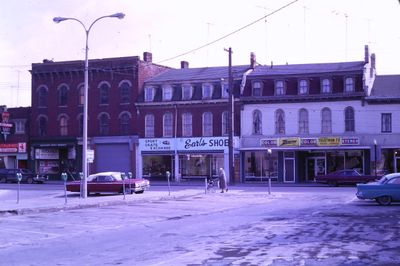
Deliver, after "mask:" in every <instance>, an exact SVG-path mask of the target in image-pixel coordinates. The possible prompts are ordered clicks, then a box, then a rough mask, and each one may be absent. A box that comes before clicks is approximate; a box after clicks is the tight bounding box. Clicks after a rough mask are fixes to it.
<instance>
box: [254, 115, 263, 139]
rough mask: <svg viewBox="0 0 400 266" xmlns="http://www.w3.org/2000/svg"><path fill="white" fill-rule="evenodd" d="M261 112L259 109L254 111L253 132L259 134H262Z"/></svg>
mask: <svg viewBox="0 0 400 266" xmlns="http://www.w3.org/2000/svg"><path fill="white" fill-rule="evenodd" d="M261 117H262V116H261V112H260V111H259V110H255V111H254V112H253V134H254V135H259V134H262V119H261Z"/></svg>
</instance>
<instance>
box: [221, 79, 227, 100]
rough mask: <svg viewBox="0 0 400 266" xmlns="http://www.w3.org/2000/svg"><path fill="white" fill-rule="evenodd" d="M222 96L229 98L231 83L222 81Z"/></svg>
mask: <svg viewBox="0 0 400 266" xmlns="http://www.w3.org/2000/svg"><path fill="white" fill-rule="evenodd" d="M221 90H222V91H221V98H225V99H226V98H229V83H227V82H222V83H221Z"/></svg>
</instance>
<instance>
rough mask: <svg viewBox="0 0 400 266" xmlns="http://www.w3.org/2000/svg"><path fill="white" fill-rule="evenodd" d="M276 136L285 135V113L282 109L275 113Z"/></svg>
mask: <svg viewBox="0 0 400 266" xmlns="http://www.w3.org/2000/svg"><path fill="white" fill-rule="evenodd" d="M275 134H285V112H284V111H283V110H282V109H278V110H276V112H275Z"/></svg>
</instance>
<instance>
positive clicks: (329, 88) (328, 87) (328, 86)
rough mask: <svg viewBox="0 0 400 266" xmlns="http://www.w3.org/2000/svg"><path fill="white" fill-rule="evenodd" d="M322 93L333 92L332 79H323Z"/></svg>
mask: <svg viewBox="0 0 400 266" xmlns="http://www.w3.org/2000/svg"><path fill="white" fill-rule="evenodd" d="M321 92H322V93H331V92H332V85H331V80H330V79H323V80H322V89H321Z"/></svg>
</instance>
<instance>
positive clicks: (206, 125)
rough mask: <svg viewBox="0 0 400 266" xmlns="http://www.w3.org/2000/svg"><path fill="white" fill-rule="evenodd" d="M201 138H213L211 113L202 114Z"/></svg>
mask: <svg viewBox="0 0 400 266" xmlns="http://www.w3.org/2000/svg"><path fill="white" fill-rule="evenodd" d="M203 136H204V137H211V136H213V115H212V113H211V112H205V113H203Z"/></svg>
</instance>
